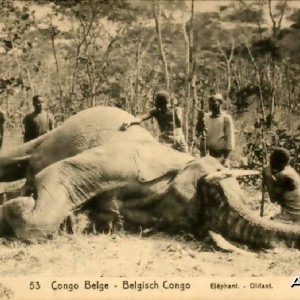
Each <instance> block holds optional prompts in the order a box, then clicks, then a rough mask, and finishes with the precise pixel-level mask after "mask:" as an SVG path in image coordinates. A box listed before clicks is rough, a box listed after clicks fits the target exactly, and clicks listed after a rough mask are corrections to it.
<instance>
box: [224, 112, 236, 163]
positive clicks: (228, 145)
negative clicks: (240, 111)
mask: <svg viewBox="0 0 300 300" xmlns="http://www.w3.org/2000/svg"><path fill="white" fill-rule="evenodd" d="M224 136H225V147H224V158H225V159H226V158H228V156H229V154H230V152H231V151H232V150H233V149H234V145H235V138H234V126H233V121H232V118H231V116H229V115H226V116H225V118H224Z"/></svg>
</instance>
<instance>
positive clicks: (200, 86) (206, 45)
mask: <svg viewBox="0 0 300 300" xmlns="http://www.w3.org/2000/svg"><path fill="white" fill-rule="evenodd" d="M0 4H1V7H2V9H1V11H0V15H1V22H0V69H1V71H0V106H1V108H2V109H3V110H4V111H5V112H6V115H7V121H6V132H7V133H6V140H7V139H10V138H12V137H16V136H18V137H21V123H22V119H23V117H24V115H25V114H27V113H28V112H29V111H30V110H31V109H32V96H33V95H35V94H41V95H43V96H45V97H46V99H47V100H48V101H47V105H48V108H49V110H50V111H51V112H52V113H53V114H54V116H55V119H56V121H57V123H58V124H60V123H61V122H63V121H64V120H65V119H67V118H68V117H69V116H71V115H72V114H75V113H76V112H78V111H80V110H83V109H86V108H88V107H93V106H95V105H109V106H117V107H120V108H122V109H125V110H127V111H128V112H130V113H132V114H134V115H140V114H143V113H145V112H146V111H147V110H148V109H149V108H150V107H151V106H152V105H153V95H154V93H155V91H157V90H158V89H160V88H164V89H167V90H169V91H170V93H171V94H172V97H173V98H175V99H177V101H178V104H179V105H180V106H181V107H183V110H184V133H185V136H186V139H187V142H188V144H189V147H190V151H191V152H193V148H195V147H197V146H198V145H197V139H195V136H196V129H195V127H196V122H197V117H198V112H199V110H201V109H204V110H207V100H208V97H209V95H210V94H211V93H212V92H221V93H223V95H224V97H225V99H226V100H225V101H226V104H225V107H224V108H225V109H226V110H228V112H229V113H230V114H231V115H232V116H233V118H234V122H235V130H236V139H237V148H236V150H235V151H234V153H232V157H231V158H232V160H233V163H234V165H235V166H238V167H240V166H243V167H249V168H254V167H257V166H261V165H262V164H264V163H266V158H267V155H268V153H269V151H270V149H271V148H272V147H273V146H275V145H281V146H285V147H287V148H288V149H289V150H290V151H291V154H292V157H293V160H292V163H293V165H294V166H295V167H296V168H297V169H298V170H299V169H300V168H299V164H298V160H299V158H300V150H299V144H300V131H299V129H298V127H299V125H300V121H299V114H300V86H299V84H298V81H299V78H300V43H299V38H300V8H298V7H297V2H296V1H289V0H279V1H274V0H273V1H272V0H256V1H242V0H241V1H238V0H236V1H204V0H203V1H196V0H188V1H177V0H169V1H158V0H148V1H145V0H144V1H138V0H134V1H127V0H67V1H66V0H64V1H63V0H27V1H13V0H0ZM211 6H213V8H211ZM298 6H299V5H298ZM206 7H207V8H209V7H210V9H205V8H206ZM146 127H147V128H148V129H149V130H151V131H152V132H153V134H154V135H155V134H156V133H157V125H156V124H155V123H154V121H150V122H148V123H147V124H146Z"/></svg>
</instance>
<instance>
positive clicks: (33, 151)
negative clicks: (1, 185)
mask: <svg viewBox="0 0 300 300" xmlns="http://www.w3.org/2000/svg"><path fill="white" fill-rule="evenodd" d="M112 116H114V118H112ZM133 120H134V117H133V116H131V115H130V114H128V113H126V112H125V111H123V110H120V109H118V108H115V107H102V106H99V107H94V108H90V109H87V110H84V111H81V112H79V113H78V114H76V115H74V116H72V117H70V118H69V119H68V120H66V121H65V122H64V123H63V124H62V125H61V126H59V127H57V128H55V129H54V130H52V131H50V132H48V133H46V134H44V135H42V136H40V137H38V138H36V139H34V140H32V141H30V142H27V143H25V144H22V145H20V146H17V147H14V148H10V149H2V151H1V152H0V182H1V181H2V182H8V181H14V180H18V179H22V178H25V177H26V175H27V170H28V165H30V169H31V172H34V174H37V173H38V172H40V171H41V170H42V169H44V168H46V167H47V166H49V165H51V164H52V163H55V162H57V161H60V160H62V159H65V158H67V157H71V156H74V155H76V154H78V153H81V152H82V151H85V150H87V149H90V148H92V147H95V146H100V145H102V144H103V143H106V142H107V141H108V140H109V139H110V138H111V136H112V132H115V131H117V130H118V129H119V127H120V126H121V125H122V123H126V122H131V121H133Z"/></svg>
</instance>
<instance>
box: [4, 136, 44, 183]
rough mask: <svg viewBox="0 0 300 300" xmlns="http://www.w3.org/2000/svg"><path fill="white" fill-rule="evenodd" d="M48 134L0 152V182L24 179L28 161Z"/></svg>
mask: <svg viewBox="0 0 300 300" xmlns="http://www.w3.org/2000/svg"><path fill="white" fill-rule="evenodd" d="M47 137H48V133H46V134H44V135H42V136H40V137H38V138H37V139H34V140H32V141H30V142H28V143H25V144H22V145H19V146H17V147H13V148H10V149H6V150H5V151H1V152H0V182H10V181H15V180H19V179H23V178H25V177H26V172H27V168H28V165H29V163H30V160H31V158H32V156H33V155H34V153H36V152H37V149H38V147H39V146H40V145H41V144H42V143H43V142H44V141H45V140H46V139H47Z"/></svg>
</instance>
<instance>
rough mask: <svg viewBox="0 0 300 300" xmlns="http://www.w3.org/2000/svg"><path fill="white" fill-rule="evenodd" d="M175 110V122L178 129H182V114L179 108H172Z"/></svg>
mask: <svg viewBox="0 0 300 300" xmlns="http://www.w3.org/2000/svg"><path fill="white" fill-rule="evenodd" d="M172 109H174V110H175V113H176V116H177V122H178V124H177V125H178V127H182V123H183V112H182V109H181V107H178V106H175V107H174V108H172Z"/></svg>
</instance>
